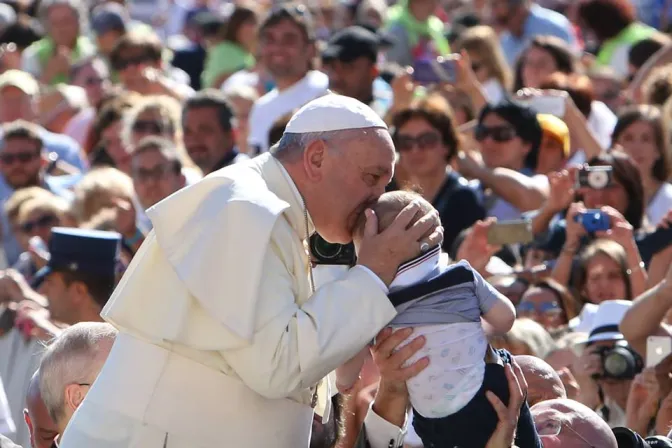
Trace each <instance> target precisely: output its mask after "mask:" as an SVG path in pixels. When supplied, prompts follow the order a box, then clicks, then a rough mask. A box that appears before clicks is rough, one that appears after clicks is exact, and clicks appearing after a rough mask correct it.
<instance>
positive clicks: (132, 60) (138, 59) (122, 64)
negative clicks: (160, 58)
mask: <svg viewBox="0 0 672 448" xmlns="http://www.w3.org/2000/svg"><path fill="white" fill-rule="evenodd" d="M151 60H152V59H151V58H150V57H149V56H148V55H146V54H143V55H137V56H131V57H127V58H119V59H118V60H117V61H116V64H115V65H114V69H115V70H116V71H118V72H119V71H122V70H125V69H127V68H128V67H131V66H134V65H140V64H145V63H148V62H151Z"/></svg>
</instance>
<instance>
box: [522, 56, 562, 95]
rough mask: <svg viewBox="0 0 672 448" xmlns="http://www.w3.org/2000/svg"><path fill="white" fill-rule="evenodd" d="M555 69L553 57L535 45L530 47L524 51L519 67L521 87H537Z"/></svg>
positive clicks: (556, 67)
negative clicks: (521, 63)
mask: <svg viewBox="0 0 672 448" xmlns="http://www.w3.org/2000/svg"><path fill="white" fill-rule="evenodd" d="M557 69H558V66H557V64H556V62H555V59H553V56H552V55H551V54H550V53H549V52H548V51H546V50H544V49H542V48H539V47H537V46H532V47H530V49H529V50H527V52H526V53H525V56H524V59H523V66H522V69H521V76H522V78H523V87H529V88H531V89H538V88H539V86H540V85H541V83H542V82H543V81H544V79H546V78H547V77H548V76H549V75H550V74H551V73H553V72H555V71H556V70H557Z"/></svg>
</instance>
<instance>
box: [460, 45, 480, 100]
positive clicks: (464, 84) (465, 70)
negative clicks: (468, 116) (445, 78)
mask: <svg viewBox="0 0 672 448" xmlns="http://www.w3.org/2000/svg"><path fill="white" fill-rule="evenodd" d="M480 85H481V83H480V82H478V78H476V73H474V70H473V68H472V67H471V58H470V57H469V53H467V52H466V50H462V51H461V52H460V57H458V58H456V59H455V87H457V89H458V90H461V91H463V92H469V91H471V90H472V89H473V88H475V87H478V88H480Z"/></svg>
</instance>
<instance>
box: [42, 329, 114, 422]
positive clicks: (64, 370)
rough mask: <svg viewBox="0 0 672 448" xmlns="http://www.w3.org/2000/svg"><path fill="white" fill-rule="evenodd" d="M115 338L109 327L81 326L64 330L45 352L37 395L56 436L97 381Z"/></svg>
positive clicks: (112, 330)
mask: <svg viewBox="0 0 672 448" xmlns="http://www.w3.org/2000/svg"><path fill="white" fill-rule="evenodd" d="M116 336H117V330H116V329H115V328H114V327H113V326H112V325H110V324H107V323H100V322H80V323H78V324H75V325H73V326H71V327H68V328H67V329H65V330H64V331H63V332H62V333H61V334H60V335H59V336H58V337H57V338H56V339H54V340H53V342H52V343H51V344H50V345H49V346H48V347H47V349H46V351H45V352H44V355H43V356H42V361H41V362H40V376H39V386H40V394H41V395H42V400H43V401H44V405H45V407H46V408H47V412H48V413H49V416H50V417H51V418H52V420H53V421H54V423H56V426H57V428H58V432H59V434H63V431H65V427H66V426H68V422H69V421H70V418H71V417H72V415H73V414H74V412H75V410H77V407H78V406H79V405H80V404H81V403H82V401H83V400H84V397H85V396H86V394H87V392H88V391H89V388H90V387H91V385H92V384H93V382H94V381H95V380H96V377H97V376H98V373H99V372H100V369H101V368H102V367H103V364H104V363H105V360H106V359H107V356H108V355H109V354H110V349H111V348H112V344H113V343H114V338H115V337H116Z"/></svg>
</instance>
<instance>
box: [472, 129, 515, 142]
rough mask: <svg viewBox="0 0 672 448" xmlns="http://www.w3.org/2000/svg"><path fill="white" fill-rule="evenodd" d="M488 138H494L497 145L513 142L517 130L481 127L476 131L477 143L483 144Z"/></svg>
mask: <svg viewBox="0 0 672 448" xmlns="http://www.w3.org/2000/svg"><path fill="white" fill-rule="evenodd" d="M488 137H492V139H493V140H494V141H496V142H497V143H504V142H508V141H511V140H513V139H514V138H515V137H516V130H515V129H513V128H512V127H509V126H492V127H487V126H483V125H479V126H477V127H476V130H475V131H474V138H475V139H476V141H479V142H482V141H484V140H485V139H487V138H488Z"/></svg>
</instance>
